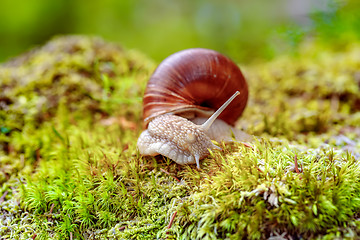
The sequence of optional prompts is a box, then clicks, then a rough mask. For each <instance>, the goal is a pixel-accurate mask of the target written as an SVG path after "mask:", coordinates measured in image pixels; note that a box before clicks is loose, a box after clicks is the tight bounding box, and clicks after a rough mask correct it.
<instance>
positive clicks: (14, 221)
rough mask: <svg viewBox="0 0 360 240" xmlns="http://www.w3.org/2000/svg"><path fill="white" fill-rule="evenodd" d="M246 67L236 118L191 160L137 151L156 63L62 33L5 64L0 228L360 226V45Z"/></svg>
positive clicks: (186, 235)
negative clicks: (245, 88)
mask: <svg viewBox="0 0 360 240" xmlns="http://www.w3.org/2000/svg"><path fill="white" fill-rule="evenodd" d="M297 52H298V53H297V54H296V55H292V56H284V55H283V56H278V57H277V58H275V59H273V60H271V61H269V62H261V63H252V64H249V65H243V66H240V67H241V69H242V71H243V72H244V75H245V77H246V79H247V81H248V84H249V88H250V98H249V102H248V105H247V108H246V110H245V112H244V114H243V116H242V117H241V119H239V121H238V123H237V127H238V128H241V129H243V130H244V131H246V132H247V133H249V134H252V135H254V136H256V137H257V141H256V142H253V143H251V144H250V145H251V147H249V146H248V145H247V144H245V145H244V144H242V143H236V142H235V143H231V144H227V145H225V144H223V143H219V145H220V146H221V147H222V149H223V151H213V152H212V153H211V155H210V156H209V157H208V158H206V159H204V160H202V162H201V170H199V169H197V168H196V166H195V165H185V166H180V165H178V164H176V163H174V162H173V161H171V160H169V159H167V158H164V157H161V156H160V157H142V156H140V155H139V153H138V151H137V149H136V141H137V137H138V136H139V134H140V133H141V131H142V117H141V112H142V94H143V92H144V89H145V86H146V82H147V80H148V78H149V76H150V75H151V73H152V71H153V70H154V69H155V67H156V65H155V64H154V62H153V61H152V60H151V59H148V58H147V57H145V56H144V55H143V54H141V53H139V52H137V51H133V50H126V49H123V48H121V47H120V46H118V45H116V44H113V43H108V42H105V41H103V40H101V39H99V38H93V37H85V36H62V37H57V38H54V39H53V40H51V41H49V42H48V43H46V44H45V45H44V46H41V47H39V48H37V49H34V50H32V51H30V52H27V53H25V54H23V55H21V56H19V57H17V58H14V59H12V60H10V61H8V62H6V63H3V64H1V65H0V89H1V92H0V186H1V187H0V239H49V238H52V239H154V238H157V239H272V240H275V239H334V238H338V239H344V238H348V239H355V238H360V162H359V161H360V43H356V42H355V43H353V44H349V45H346V46H342V48H341V50H338V51H334V50H329V49H326V48H325V47H322V46H321V45H318V44H316V43H314V42H304V43H303V44H302V45H301V46H300V47H299V50H298V51H297Z"/></svg>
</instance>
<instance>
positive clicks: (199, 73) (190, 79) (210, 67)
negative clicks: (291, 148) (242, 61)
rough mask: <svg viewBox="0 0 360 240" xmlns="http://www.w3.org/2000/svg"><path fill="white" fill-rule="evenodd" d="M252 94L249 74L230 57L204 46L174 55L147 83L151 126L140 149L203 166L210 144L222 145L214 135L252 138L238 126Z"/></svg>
mask: <svg viewBox="0 0 360 240" xmlns="http://www.w3.org/2000/svg"><path fill="white" fill-rule="evenodd" d="M234 93H235V94H234ZM231 95H232V97H231V98H230V99H228V98H229V97H230V96H231ZM238 95H239V96H238ZM236 96H238V97H236ZM247 99H248V86H247V83H246V81H245V78H244V76H243V74H242V73H241V71H240V69H239V68H238V66H237V65H236V64H235V63H234V62H232V61H231V60H230V59H229V58H228V57H225V56H224V55H222V54H220V53H218V52H216V51H213V50H209V49H201V48H195V49H187V50H183V51H180V52H177V53H175V54H173V55H170V56H169V57H167V58H166V59H165V60H164V61H163V62H161V63H160V65H159V66H158V67H157V69H156V70H155V71H154V73H153V74H152V76H151V77H150V80H149V82H148V84H147V87H146V90H145V94H144V98H143V104H144V106H143V117H144V127H145V128H147V129H146V130H145V131H143V132H142V133H141V135H140V137H139V139H138V142H137V146H138V149H139V151H140V153H141V154H142V155H150V156H155V155H159V154H161V155H163V156H166V157H169V158H170V159H172V160H174V161H175V162H176V163H178V164H193V163H196V165H197V167H198V168H200V160H201V159H202V158H204V157H206V156H207V155H208V154H209V149H220V148H219V147H217V146H216V145H215V144H214V143H213V142H212V141H211V140H215V141H217V142H220V141H231V140H232V136H235V138H236V139H237V140H242V141H247V140H250V138H251V137H250V136H249V135H247V134H245V133H243V132H242V131H240V130H238V129H236V128H234V124H235V122H236V120H237V119H238V118H239V117H240V116H241V114H242V112H243V111H244V108H245V106H246V103H247ZM226 100H227V101H226ZM224 102H225V104H224V105H222V104H223V103H224ZM215 110H218V111H216V112H215V113H214V111H215ZM211 115H212V116H211ZM209 116H211V117H210V118H209V119H208V120H207V119H206V118H208V117H209Z"/></svg>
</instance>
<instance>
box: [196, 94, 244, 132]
mask: <svg viewBox="0 0 360 240" xmlns="http://www.w3.org/2000/svg"><path fill="white" fill-rule="evenodd" d="M238 95H240V92H239V91H236V92H235V93H234V94H233V95H232V96H231V97H230V98H229V99H228V100H227V101H226V102H225V103H224V104H223V105H222V106H221V107H220V108H219V109H218V110H217V111H216V112H215V113H214V114H213V115H211V117H210V118H209V119H208V120H207V121H206V122H204V123H203V124H202V125H201V128H202V129H204V130H205V131H207V130H208V129H209V128H210V126H211V124H212V123H213V122H214V121H215V119H216V118H217V117H218V116H219V115H220V114H221V113H222V111H224V109H225V108H226V107H227V106H228V105H229V104H230V103H231V102H232V100H234V98H235V97H236V96H238Z"/></svg>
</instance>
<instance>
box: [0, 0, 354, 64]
mask: <svg viewBox="0 0 360 240" xmlns="http://www.w3.org/2000/svg"><path fill="white" fill-rule="evenodd" d="M359 12H360V1H358V0H348V1H345V0H343V1H340V0H336V1H334V0H272V1H269V0H257V1H245V0H244V1H235V0H233V1H232V0H221V1H220V0H219V1H215V0H214V1H207V0H197V1H195V0H192V1H190V0H183V1H170V0H152V1H150V0H102V1H91V0H88V1H85V0H51V1H49V0H32V1H26V0H1V1H0V62H3V61H6V60H7V59H9V58H11V57H14V56H16V55H18V54H20V53H21V52H24V51H25V50H28V49H30V48H32V47H34V46H37V45H40V44H42V43H44V42H45V41H47V40H48V39H50V38H51V37H52V36H55V35H59V34H88V35H98V36H101V37H103V38H104V39H106V40H109V41H114V42H117V43H120V44H122V45H123V46H124V47H126V48H135V49H138V50H141V51H142V52H144V53H145V54H146V55H148V56H149V57H151V58H153V59H155V60H157V61H160V60H162V59H163V58H165V57H166V56H168V55H169V54H171V53H174V52H176V51H179V50H181V49H185V48H191V47H205V48H212V49H215V50H218V51H221V52H223V53H225V54H227V55H229V56H230V57H232V58H233V59H235V60H236V61H238V62H247V61H252V60H256V59H269V58H271V57H273V56H276V54H278V53H281V52H289V51H295V49H296V46H297V44H299V43H300V42H301V41H302V40H303V39H305V38H314V39H316V40H317V41H322V42H323V43H324V44H329V45H331V46H334V47H335V48H341V46H343V44H347V43H348V42H351V41H353V40H355V39H356V40H358V39H359V37H360V17H359V15H360V14H359Z"/></svg>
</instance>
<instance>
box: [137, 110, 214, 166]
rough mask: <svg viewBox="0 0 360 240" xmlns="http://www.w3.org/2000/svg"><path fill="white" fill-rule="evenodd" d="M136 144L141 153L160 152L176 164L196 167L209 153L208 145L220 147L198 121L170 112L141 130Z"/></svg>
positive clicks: (154, 153) (153, 154)
mask: <svg viewBox="0 0 360 240" xmlns="http://www.w3.org/2000/svg"><path fill="white" fill-rule="evenodd" d="M137 146H138V149H139V151H140V153H141V154H142V155H150V156H155V155H158V154H161V155H163V156H166V157H168V158H170V159H172V160H174V161H175V162H176V163H178V164H193V163H196V165H197V167H198V168H200V159H202V158H204V157H206V156H207V155H208V154H209V150H208V149H220V148H219V147H217V146H216V145H214V144H213V143H212V142H211V139H210V138H209V136H208V135H207V134H206V132H205V131H204V130H203V129H202V126H201V125H196V124H194V123H193V122H191V121H189V120H187V119H185V118H182V117H179V116H176V115H170V114H166V115H161V116H158V117H156V118H155V119H153V120H152V121H151V122H150V123H149V126H148V129H147V130H145V131H144V132H142V133H141V135H140V137H139V139H138V142H137Z"/></svg>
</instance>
